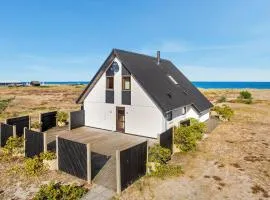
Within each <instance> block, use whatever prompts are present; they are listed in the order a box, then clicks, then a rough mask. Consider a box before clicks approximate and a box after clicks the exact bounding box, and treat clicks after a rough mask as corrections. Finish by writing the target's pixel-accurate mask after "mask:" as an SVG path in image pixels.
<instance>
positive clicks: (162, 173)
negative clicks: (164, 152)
mask: <svg viewBox="0 0 270 200" xmlns="http://www.w3.org/2000/svg"><path fill="white" fill-rule="evenodd" d="M182 173H183V170H182V167H181V166H179V165H159V166H157V167H156V171H153V172H151V174H150V176H155V177H159V178H165V177H173V176H179V175H180V174H182Z"/></svg>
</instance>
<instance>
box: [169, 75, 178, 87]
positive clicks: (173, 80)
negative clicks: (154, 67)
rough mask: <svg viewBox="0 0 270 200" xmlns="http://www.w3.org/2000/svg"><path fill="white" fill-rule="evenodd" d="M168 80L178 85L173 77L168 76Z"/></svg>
mask: <svg viewBox="0 0 270 200" xmlns="http://www.w3.org/2000/svg"><path fill="white" fill-rule="evenodd" d="M168 78H169V79H170V80H171V81H172V82H173V83H174V84H175V85H177V84H178V83H177V81H176V80H175V79H174V78H173V77H172V76H171V75H168Z"/></svg>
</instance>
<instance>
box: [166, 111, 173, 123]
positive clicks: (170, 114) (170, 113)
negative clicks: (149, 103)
mask: <svg viewBox="0 0 270 200" xmlns="http://www.w3.org/2000/svg"><path fill="white" fill-rule="evenodd" d="M166 119H167V121H169V122H170V121H172V120H173V114H172V111H169V112H167V113H166Z"/></svg>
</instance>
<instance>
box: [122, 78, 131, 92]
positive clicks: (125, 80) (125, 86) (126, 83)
mask: <svg viewBox="0 0 270 200" xmlns="http://www.w3.org/2000/svg"><path fill="white" fill-rule="evenodd" d="M130 89H131V82H130V76H123V78H122V90H130Z"/></svg>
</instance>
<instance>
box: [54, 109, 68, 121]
mask: <svg viewBox="0 0 270 200" xmlns="http://www.w3.org/2000/svg"><path fill="white" fill-rule="evenodd" d="M56 119H57V122H60V123H66V122H67V121H68V113H66V112H62V111H60V112H57V114H56Z"/></svg>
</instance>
